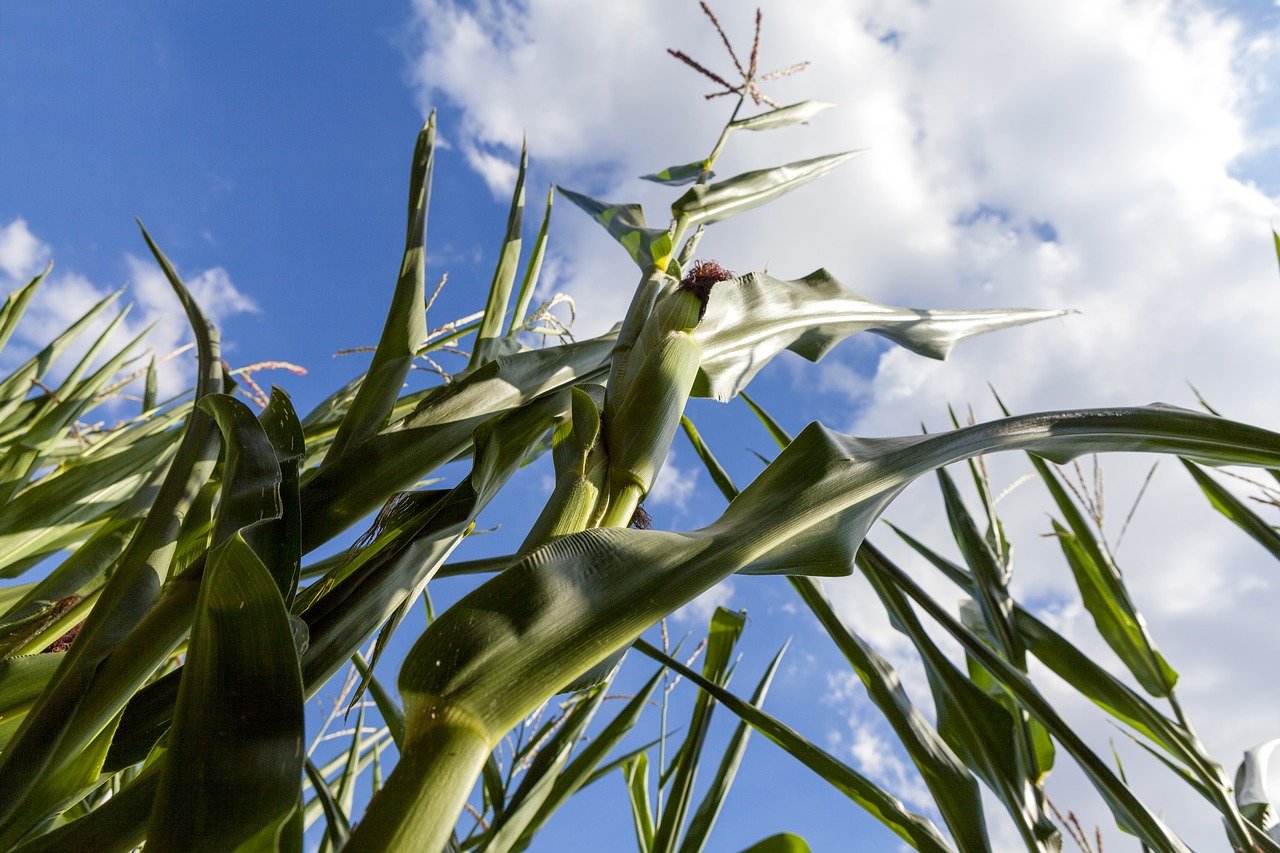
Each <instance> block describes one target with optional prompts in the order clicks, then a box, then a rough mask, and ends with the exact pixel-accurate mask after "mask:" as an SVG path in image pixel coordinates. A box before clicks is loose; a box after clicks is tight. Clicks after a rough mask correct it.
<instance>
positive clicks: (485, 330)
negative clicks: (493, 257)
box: [467, 142, 529, 370]
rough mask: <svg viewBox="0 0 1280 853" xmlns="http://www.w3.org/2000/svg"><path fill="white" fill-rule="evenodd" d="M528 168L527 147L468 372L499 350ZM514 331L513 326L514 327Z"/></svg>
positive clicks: (515, 263)
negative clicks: (525, 174) (525, 175)
mask: <svg viewBox="0 0 1280 853" xmlns="http://www.w3.org/2000/svg"><path fill="white" fill-rule="evenodd" d="M528 168H529V144H528V142H525V144H524V147H523V148H522V149H521V151H520V171H519V173H518V174H517V175H516V188H515V192H513V193H512V194H511V211H510V212H509V213H508V214H507V233H506V235H505V236H504V237H503V240H502V249H501V250H500V251H499V252H498V266H497V267H496V268H495V269H494V271H493V282H492V283H491V284H490V285H489V297H488V300H487V301H486V302H485V306H484V319H482V320H481V321H480V330H479V331H478V332H476V344H475V347H473V348H472V350H471V361H469V362H468V363H467V369H468V370H474V369H475V368H477V367H479V366H480V365H482V364H484V363H485V362H487V361H491V360H492V359H493V358H494V357H495V356H496V355H497V354H498V352H499V350H500V346H499V345H500V343H501V339H502V326H503V323H504V322H505V321H506V317H507V305H508V303H510V301H511V288H512V286H513V285H514V284H515V280H516V268H517V266H518V265H519V262H520V244H521V236H520V235H521V233H522V232H523V230H524V173H525V171H526V170H527V169H528ZM513 328H514V324H513Z"/></svg>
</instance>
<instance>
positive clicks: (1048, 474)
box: [1031, 457, 1178, 697]
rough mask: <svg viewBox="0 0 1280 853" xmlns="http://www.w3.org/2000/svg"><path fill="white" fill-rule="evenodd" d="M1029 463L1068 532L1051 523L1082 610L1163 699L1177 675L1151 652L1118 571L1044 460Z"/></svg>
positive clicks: (1153, 648) (1143, 682)
mask: <svg viewBox="0 0 1280 853" xmlns="http://www.w3.org/2000/svg"><path fill="white" fill-rule="evenodd" d="M1031 462H1032V464H1033V465H1034V466H1035V468H1036V471H1037V473H1039V474H1040V477H1041V479H1042V480H1044V483H1045V485H1046V486H1048V487H1049V492H1050V494H1052V495H1053V499H1054V502H1055V503H1056V504H1057V505H1058V509H1059V510H1060V511H1061V512H1062V514H1063V517H1064V518H1065V519H1066V521H1067V524H1068V526H1069V527H1070V528H1071V529H1070V532H1068V531H1067V530H1066V529H1064V528H1063V527H1062V526H1061V525H1060V524H1058V523H1057V522H1054V525H1053V528H1054V533H1055V534H1056V535H1057V536H1058V542H1059V544H1060V545H1061V547H1062V553H1063V555H1064V556H1065V557H1066V558H1067V564H1068V565H1069V566H1070V567H1071V573H1072V575H1073V576H1074V577H1075V580H1076V586H1077V587H1079V589H1080V596H1081V598H1082V599H1083V600H1084V606H1085V609H1086V610H1088V611H1089V615H1090V616H1092V617H1093V621H1094V624H1095V625H1096V626H1097V628H1098V633H1099V634H1101V635H1102V638H1103V639H1104V640H1106V641H1107V645H1108V646H1110V647H1111V649H1112V651H1114V652H1115V653H1116V655H1117V656H1119V658H1120V660H1122V661H1123V662H1124V665H1125V666H1126V667H1128V668H1129V671H1130V672H1132V673H1133V676H1134V678H1136V679H1138V683H1139V684H1141V685H1142V687H1143V689H1145V690H1146V691H1147V692H1148V693H1150V694H1151V695H1152V696H1159V697H1166V696H1168V695H1169V693H1170V692H1171V691H1172V690H1173V687H1174V685H1175V684H1177V682H1178V673H1176V672H1175V671H1174V670H1173V668H1172V667H1171V666H1169V664H1168V663H1167V662H1166V661H1165V659H1164V656H1163V655H1161V654H1160V652H1159V651H1158V650H1157V649H1156V646H1155V641H1154V640H1152V639H1151V635H1150V634H1149V633H1148V631H1147V623H1146V620H1144V619H1143V618H1142V614H1140V613H1139V612H1138V609H1137V608H1136V607H1135V606H1134V604H1133V601H1132V600H1131V599H1130V598H1129V591H1128V589H1127V588H1126V587H1125V585H1124V579H1123V578H1122V577H1121V576H1120V569H1119V568H1118V567H1117V566H1116V565H1115V563H1114V562H1112V560H1111V557H1110V555H1109V554H1107V552H1106V551H1105V549H1104V548H1103V547H1102V545H1101V543H1100V542H1098V540H1097V537H1095V536H1094V535H1093V532H1092V531H1091V530H1090V529H1089V525H1088V523H1087V522H1086V521H1085V519H1084V516H1083V515H1082V514H1081V513H1080V510H1079V509H1078V508H1077V507H1076V505H1075V503H1074V502H1073V501H1072V500H1071V497H1070V495H1068V494H1067V490H1066V489H1065V488H1063V486H1062V484H1061V483H1060V482H1058V477H1057V475H1055V474H1054V473H1053V472H1052V471H1051V470H1049V466H1048V465H1046V464H1045V463H1044V462H1043V461H1041V460H1039V459H1036V458H1034V457H1032V460H1031Z"/></svg>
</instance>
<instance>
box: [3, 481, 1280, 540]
mask: <svg viewBox="0 0 1280 853" xmlns="http://www.w3.org/2000/svg"><path fill="white" fill-rule="evenodd" d="M1182 464H1183V465H1184V466H1185V467H1186V469H1187V471H1188V472H1190V474H1191V476H1192V478H1193V479H1194V480H1195V481H1196V485H1198V486H1199V487H1200V490H1201V491H1203V492H1204V494H1205V497H1207V498H1208V499H1209V503H1211V504H1213V508H1214V509H1216V510H1217V511H1218V512H1220V513H1222V514H1223V515H1225V516H1226V517H1227V518H1229V519H1231V521H1232V522H1233V523H1234V524H1235V525H1236V526H1237V527H1239V528H1240V529H1241V530H1243V531H1244V532H1245V533H1248V534H1249V535H1250V536H1251V537H1253V541H1255V542H1257V543H1258V544H1259V545H1261V546H1262V547H1263V548H1266V549H1267V551H1269V552H1270V553H1271V556H1273V557H1275V558H1276V559H1278V560H1280V533H1276V530H1275V528H1274V527H1272V526H1271V525H1270V524H1268V523H1267V522H1266V521H1265V520H1264V519H1263V518H1262V516H1260V515H1258V514H1257V513H1256V512H1254V511H1253V510H1251V509H1249V507H1248V506H1246V505H1245V504H1244V502H1243V501H1241V500H1240V499H1239V498H1237V497H1236V496H1235V495H1233V494H1231V492H1229V491H1228V490H1227V489H1225V488H1223V486H1222V484H1221V483H1219V482H1218V481H1217V480H1215V479H1213V478H1212V477H1210V476H1209V475H1208V474H1206V473H1205V472H1204V471H1202V470H1201V469H1200V468H1199V467H1197V466H1195V465H1192V464H1191V463H1190V462H1188V461H1186V460H1185V459H1184V460H1182ZM0 512H2V510H0Z"/></svg>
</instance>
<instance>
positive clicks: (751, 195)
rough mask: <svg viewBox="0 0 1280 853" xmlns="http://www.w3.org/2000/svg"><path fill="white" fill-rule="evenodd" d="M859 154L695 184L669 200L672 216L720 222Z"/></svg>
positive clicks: (695, 222) (696, 221)
mask: <svg viewBox="0 0 1280 853" xmlns="http://www.w3.org/2000/svg"><path fill="white" fill-rule="evenodd" d="M862 153H863V152H862V151H846V152H844V153H842V154H828V155H826V156H825V157H815V158H813V159H812V160H799V161H797V162H795V163H788V164H787V165H785V166H775V167H774V168H772V169H760V170H758V171H755V172H744V173H743V174H741V175H734V176H733V177H732V178H726V179H725V180H723V181H720V182H719V183H715V184H697V185H695V186H693V187H691V188H690V189H689V191H688V192H687V193H685V194H684V195H682V196H680V198H678V199H676V200H675V201H674V202H673V203H672V205H671V215H672V216H674V217H676V218H677V219H680V218H685V219H686V220H687V222H688V224H689V225H690V226H693V225H702V224H710V223H712V222H720V221H721V220H724V219H728V218H729V217H731V216H734V215H736V214H738V213H741V212H742V211H744V210H750V209H751V208H753V207H759V206H760V205H762V204H766V203H768V202H770V201H773V200H774V199H775V198H777V197H778V196H781V195H785V194H786V193H789V192H791V191H792V190H794V189H796V188H798V187H801V186H804V185H805V184H807V183H809V182H810V181H812V180H815V179H817V178H820V177H821V176H823V175H825V174H826V173H827V172H830V171H831V170H832V169H834V168H835V167H836V166H839V165H840V164H841V163H844V162H845V161H846V160H850V159H852V158H854V157H857V156H858V155H859V154H862Z"/></svg>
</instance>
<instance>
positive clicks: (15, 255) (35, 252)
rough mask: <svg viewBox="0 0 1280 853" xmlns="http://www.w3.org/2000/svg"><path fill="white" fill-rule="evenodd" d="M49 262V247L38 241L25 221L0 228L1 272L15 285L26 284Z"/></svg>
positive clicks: (13, 222)
mask: <svg viewBox="0 0 1280 853" xmlns="http://www.w3.org/2000/svg"><path fill="white" fill-rule="evenodd" d="M48 260H49V247H48V246H45V245H44V244H43V243H41V242H40V241H39V240H37V239H36V237H35V235H34V234H32V233H31V230H30V229H29V228H28V227H27V221H26V220H25V219H15V220H13V221H12V222H10V223H9V224H8V225H5V226H4V227H3V228H0V272H2V273H4V275H5V276H6V277H7V278H9V279H10V280H11V281H12V282H13V283H14V285H22V284H25V283H26V282H25V280H27V279H30V278H32V277H33V276H34V275H35V274H36V273H37V272H39V271H40V268H41V267H42V266H44V265H45V264H46V263H47V262H48ZM12 286H13V285H11V287H12Z"/></svg>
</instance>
